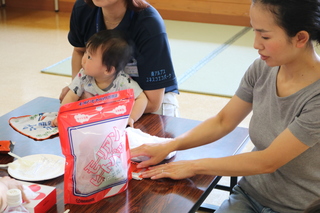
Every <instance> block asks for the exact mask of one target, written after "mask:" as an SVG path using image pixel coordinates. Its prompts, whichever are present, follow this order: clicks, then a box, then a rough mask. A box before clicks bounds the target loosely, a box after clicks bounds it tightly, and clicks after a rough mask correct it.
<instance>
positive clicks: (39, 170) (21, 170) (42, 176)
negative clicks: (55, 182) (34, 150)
mask: <svg viewBox="0 0 320 213" xmlns="http://www.w3.org/2000/svg"><path fill="white" fill-rule="evenodd" d="M65 162H66V160H65V158H63V157H60V156H58V155H51V154H37V155H29V156H25V157H22V158H21V159H17V160H15V161H14V162H12V163H11V164H9V167H8V173H9V174H10V175H11V176H12V177H14V178H16V179H19V180H24V181H42V180H49V179H52V178H56V177H59V176H61V175H63V174H64V166H65Z"/></svg>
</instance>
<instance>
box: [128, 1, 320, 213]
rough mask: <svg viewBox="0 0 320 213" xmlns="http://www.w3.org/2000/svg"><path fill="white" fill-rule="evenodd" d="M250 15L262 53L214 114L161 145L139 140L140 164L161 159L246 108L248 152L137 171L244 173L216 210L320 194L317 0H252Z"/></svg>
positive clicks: (289, 204)
mask: <svg viewBox="0 0 320 213" xmlns="http://www.w3.org/2000/svg"><path fill="white" fill-rule="evenodd" d="M250 20H251V25H252V28H253V30H254V32H255V40H254V48H255V49H257V50H258V52H259V54H260V58H259V59H257V60H255V61H254V63H253V64H252V65H251V66H250V67H249V69H248V71H247V72H246V74H245V75H244V77H243V79H242V81H241V83H240V86H239V88H238V90H237V91H236V94H235V96H234V97H232V98H231V100H230V102H229V103H228V104H227V105H226V106H225V107H224V108H223V109H222V110H221V111H220V112H219V113H218V114H217V115H216V116H214V117H212V118H210V119H208V120H206V121H204V122H203V123H201V124H200V125H199V126H197V127H195V128H194V129H192V130H190V131H189V132H187V133H185V134H183V135H182V136H180V137H177V138H175V139H173V140H172V141H170V142H168V143H166V144H159V145H158V146H155V145H154V144H153V145H152V146H148V145H143V146H141V147H138V148H136V149H134V150H132V152H131V154H132V156H133V157H135V156H139V155H147V156H150V157H151V159H150V160H147V161H144V162H142V163H140V164H139V167H146V166H149V165H155V164H157V163H159V162H160V161H161V160H162V159H163V157H164V156H166V155H167V154H168V153H170V152H171V151H173V150H183V149H189V148H192V147H196V146H200V145H204V144H207V143H211V142H212V141H216V140H217V139H219V138H221V137H223V136H225V135H226V134H227V133H229V132H230V131H232V130H233V129H234V128H235V127H236V126H237V125H238V124H239V123H240V122H241V121H242V120H243V119H244V118H245V117H246V116H247V115H248V114H249V113H250V112H251V111H252V112H253V113H252V119H251V121H250V126H249V134H250V138H251V140H252V142H253V144H254V145H255V148H254V150H253V151H252V152H249V153H243V154H239V155H235V156H229V157H223V158H207V159H199V160H193V161H184V162H171V163H168V164H163V165H158V166H154V167H152V168H150V170H149V171H147V172H145V173H144V174H143V177H144V178H147V177H151V178H152V179H157V178H164V177H169V178H173V179H182V178H188V177H191V176H194V175H196V174H207V175H219V176H243V178H242V179H241V180H240V181H239V183H238V185H237V186H235V188H234V189H233V190H234V193H233V194H232V195H231V196H230V198H229V199H228V200H226V201H225V202H224V203H223V204H222V205H221V207H220V208H219V209H218V210H217V211H216V213H224V212H228V213H233V212H241V213H243V212H245V213H250V212H290V213H295V212H300V213H301V212H303V211H304V209H305V208H306V207H307V206H308V205H309V204H310V203H312V202H313V201H314V200H315V199H317V198H318V197H320V184H319V183H320V166H319V165H320V158H319V153H320V58H319V56H318V55H317V54H316V52H315V50H314V47H313V41H316V42H318V43H319V42H320V2H319V1H318V0H290V1H289V0H278V1H274V0H253V1H252V5H251V8H250Z"/></svg>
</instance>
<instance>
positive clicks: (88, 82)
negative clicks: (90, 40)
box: [69, 69, 142, 98]
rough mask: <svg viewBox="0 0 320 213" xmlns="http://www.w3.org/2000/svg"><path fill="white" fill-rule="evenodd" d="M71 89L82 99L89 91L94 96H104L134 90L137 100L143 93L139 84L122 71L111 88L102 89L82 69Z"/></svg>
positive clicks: (70, 86)
mask: <svg viewBox="0 0 320 213" xmlns="http://www.w3.org/2000/svg"><path fill="white" fill-rule="evenodd" d="M69 88H70V89H71V90H72V91H73V92H74V93H75V94H76V95H78V96H79V97H81V95H82V94H83V92H84V91H87V92H89V93H91V94H92V95H102V94H106V93H110V92H117V91H120V90H125V89H133V90H134V97H135V98H137V97H138V96H139V95H140V93H141V92H142V89H141V88H140V86H139V84H138V83H137V82H136V81H134V80H133V79H132V78H131V77H130V76H129V75H128V74H126V73H125V72H123V71H120V72H119V73H118V74H117V76H116V78H115V79H114V80H113V82H112V84H111V85H110V86H109V87H107V88H104V89H100V88H99V87H98V86H97V84H96V81H95V80H94V78H93V77H92V76H88V75H86V74H84V70H83V69H81V70H80V71H79V73H78V74H77V76H76V77H75V78H74V79H73V81H72V82H71V84H70V85H69Z"/></svg>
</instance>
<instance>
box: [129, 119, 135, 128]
mask: <svg viewBox="0 0 320 213" xmlns="http://www.w3.org/2000/svg"><path fill="white" fill-rule="evenodd" d="M133 124H134V120H133V118H131V117H130V118H129V120H128V126H130V127H132V128H133Z"/></svg>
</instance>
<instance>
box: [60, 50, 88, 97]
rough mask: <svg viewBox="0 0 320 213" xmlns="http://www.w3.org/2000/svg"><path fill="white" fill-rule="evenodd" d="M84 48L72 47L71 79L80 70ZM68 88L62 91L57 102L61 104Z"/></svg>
mask: <svg viewBox="0 0 320 213" xmlns="http://www.w3.org/2000/svg"><path fill="white" fill-rule="evenodd" d="M85 50H86V49H85V48H84V47H83V48H82V47H74V48H73V52H72V58H71V69H72V79H74V77H76V75H77V74H78V72H79V70H80V69H81V68H82V65H81V63H82V56H83V54H84V52H85ZM69 90H70V89H69V87H68V86H66V87H64V88H63V89H62V91H61V93H60V97H59V100H60V102H62V100H63V98H64V97H65V96H66V94H67V93H68V92H69Z"/></svg>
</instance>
